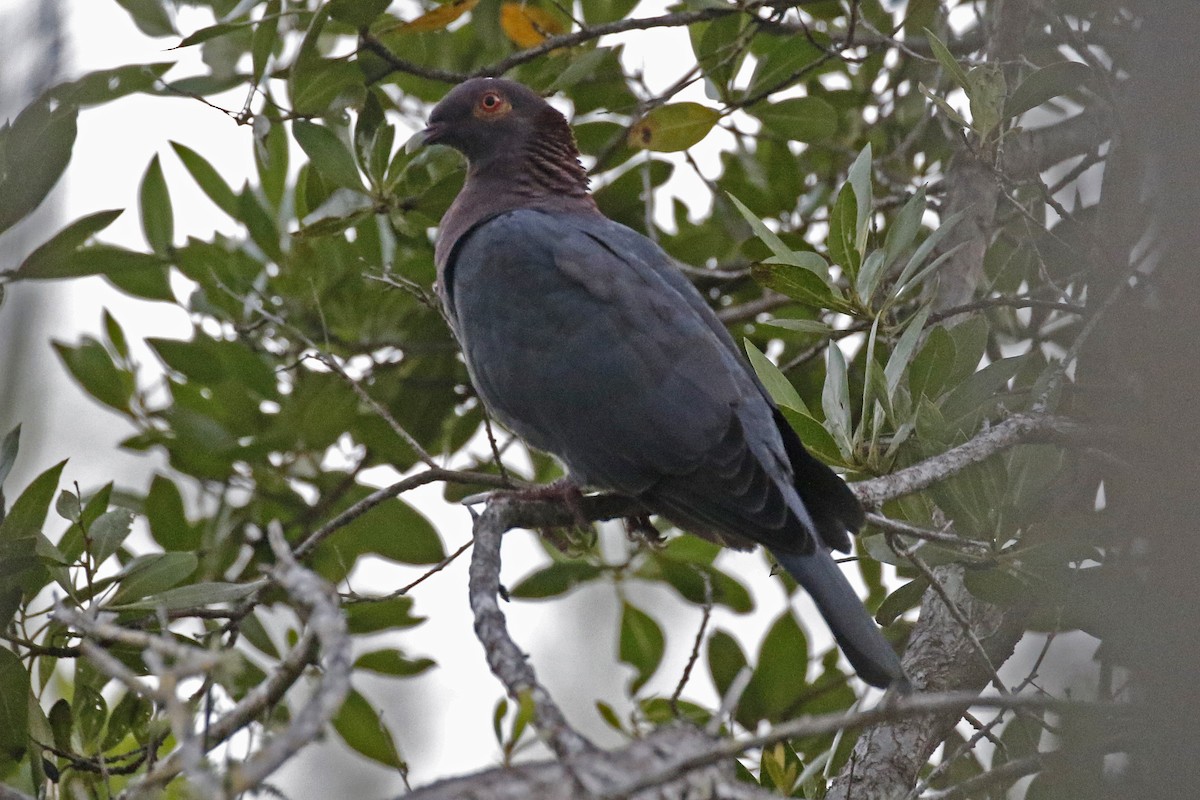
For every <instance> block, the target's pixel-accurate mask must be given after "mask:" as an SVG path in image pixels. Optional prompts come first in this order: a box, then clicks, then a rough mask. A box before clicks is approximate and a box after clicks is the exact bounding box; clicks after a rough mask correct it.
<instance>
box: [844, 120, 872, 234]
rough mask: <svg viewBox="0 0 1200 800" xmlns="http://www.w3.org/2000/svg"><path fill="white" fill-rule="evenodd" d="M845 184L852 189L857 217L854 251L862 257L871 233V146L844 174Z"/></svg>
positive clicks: (868, 146) (859, 155) (863, 150)
mask: <svg viewBox="0 0 1200 800" xmlns="http://www.w3.org/2000/svg"><path fill="white" fill-rule="evenodd" d="M846 183H847V184H849V185H850V186H851V187H852V188H853V189H854V202H855V210H856V212H857V215H856V216H855V220H854V231H855V236H854V249H855V250H856V251H857V252H858V253H859V255H862V254H864V253H866V252H867V236H868V234H870V232H871V211H872V210H873V206H874V205H875V199H874V196H873V194H872V192H871V144H870V142H868V143H867V146H866V147H864V148H863V149H862V151H861V152H860V153H859V154H858V156H857V157H856V158H855V159H854V163H853V164H851V165H850V169H849V170H848V171H847V173H846Z"/></svg>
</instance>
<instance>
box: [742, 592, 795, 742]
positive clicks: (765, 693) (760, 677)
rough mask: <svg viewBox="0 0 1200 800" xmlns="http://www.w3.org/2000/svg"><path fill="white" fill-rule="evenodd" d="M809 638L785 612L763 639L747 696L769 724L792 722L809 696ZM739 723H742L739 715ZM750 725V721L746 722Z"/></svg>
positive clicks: (789, 612)
mask: <svg viewBox="0 0 1200 800" xmlns="http://www.w3.org/2000/svg"><path fill="white" fill-rule="evenodd" d="M807 670H808V637H806V636H805V635H804V631H803V630H801V628H800V623H799V622H797V621H796V618H795V616H794V615H793V614H792V612H791V610H790V609H789V610H787V611H784V612H783V613H782V614H781V615H780V616H779V618H778V619H776V620H775V622H774V623H773V624H772V625H771V628H770V629H769V630H768V631H767V635H766V636H765V637H764V638H763V642H762V646H761V647H760V648H759V651H758V660H757V664H756V666H755V668H754V677H753V678H751V679H750V688H749V689H748V693H749V694H750V695H751V696H752V697H754V698H756V699H757V700H758V701H759V702H760V703H761V713H762V714H763V716H764V717H765V718H767V719H770V720H784V719H791V718H792V717H794V716H795V714H796V709H797V706H798V704H799V703H800V701H801V699H802V698H803V697H804V695H805V694H806V693H807V690H808V685H807V682H806V681H805V674H806V672H807ZM739 719H743V718H742V717H741V715H740V714H739ZM746 721H748V720H746Z"/></svg>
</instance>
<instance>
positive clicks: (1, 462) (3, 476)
mask: <svg viewBox="0 0 1200 800" xmlns="http://www.w3.org/2000/svg"><path fill="white" fill-rule="evenodd" d="M20 444H21V426H20V425H17V426H16V427H15V428H13V429H12V430H11V431H9V432H8V434H7V435H6V436H5V437H4V441H3V442H0V486H3V485H4V481H5V480H7V478H8V473H9V472H11V471H12V467H13V464H15V463H17V449H18V448H19V447H20ZM0 511H3V508H0ZM2 521H3V518H2V517H0V522H2Z"/></svg>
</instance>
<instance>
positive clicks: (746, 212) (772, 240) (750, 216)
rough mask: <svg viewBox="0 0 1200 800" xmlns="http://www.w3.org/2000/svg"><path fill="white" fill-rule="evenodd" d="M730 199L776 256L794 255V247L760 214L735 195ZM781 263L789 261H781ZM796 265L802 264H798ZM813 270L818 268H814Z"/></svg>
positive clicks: (755, 233)
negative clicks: (759, 215) (768, 225)
mask: <svg viewBox="0 0 1200 800" xmlns="http://www.w3.org/2000/svg"><path fill="white" fill-rule="evenodd" d="M729 199H730V200H732V201H733V204H734V205H735V206H737V210H738V211H740V212H742V216H743V217H745V218H746V222H748V223H750V229H751V230H753V231H754V235H755V236H757V237H758V238H759V240H760V241H762V243H763V244H765V245H766V246H767V247H768V248H769V249H770V251H771V252H772V253H774V254H775V257H776V258H779V259H788V258H791V257H792V249H791V248H790V247H788V246H787V245H786V244H784V243H783V240H782V239H780V238H779V235H778V234H776V233H775V231H773V230H771V229H770V228H768V227H767V226H766V225H764V224H763V221H762V220H761V219H759V218H758V215H756V214H755V213H754V212H753V211H751V210H750V209H749V208H747V207H746V206H745V204H743V203H742V201H741V200H738V199H737V198H736V197H734V196H733V195H729ZM780 263H787V262H786V261H781V262H780ZM795 266H802V265H800V264H797V265H795ZM806 268H807V267H806ZM812 271H816V270H815V269H814V270H812ZM818 275H820V276H821V277H822V278H824V277H825V276H824V274H823V271H822V272H818Z"/></svg>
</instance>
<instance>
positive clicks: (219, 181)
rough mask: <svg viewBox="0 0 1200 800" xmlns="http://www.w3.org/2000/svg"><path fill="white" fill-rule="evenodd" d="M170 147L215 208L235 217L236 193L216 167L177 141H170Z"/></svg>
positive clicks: (236, 208) (236, 207)
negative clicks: (214, 204)
mask: <svg viewBox="0 0 1200 800" xmlns="http://www.w3.org/2000/svg"><path fill="white" fill-rule="evenodd" d="M171 148H172V149H173V150H174V151H175V155H177V156H179V160H180V161H182V162H183V166H184V168H185V169H187V171H188V174H189V175H191V176H192V180H194V181H196V184H197V185H198V186H199V187H200V189H201V190H202V191H203V192H204V194H206V195H207V196H208V199H209V200H212V201H213V202H214V203H216V205H217V208H219V209H221V210H222V211H224V212H225V213H226V214H228V215H229V216H231V217H237V214H238V198H237V195H236V194H235V193H234V191H233V189H231V188H230V187H229V184H228V183H226V182H225V179H224V178H222V177H221V173H219V172H217V170H216V167H214V166H213V165H212V164H210V163H209V162H208V161H207V160H206V159H205V158H204V156H202V155H200V154H199V153H197V152H196V151H195V150H193V149H191V148H190V147H188V146H186V145H182V144H180V143H179V142H171Z"/></svg>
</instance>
